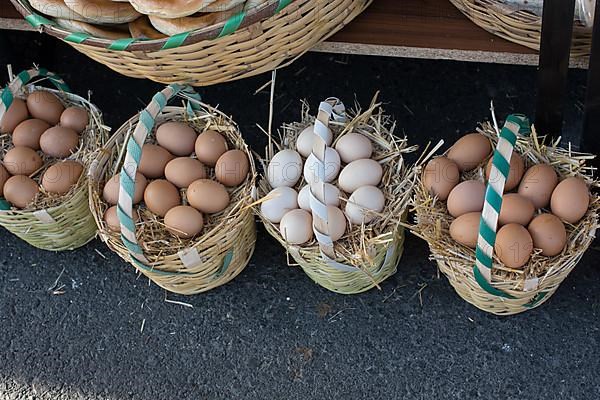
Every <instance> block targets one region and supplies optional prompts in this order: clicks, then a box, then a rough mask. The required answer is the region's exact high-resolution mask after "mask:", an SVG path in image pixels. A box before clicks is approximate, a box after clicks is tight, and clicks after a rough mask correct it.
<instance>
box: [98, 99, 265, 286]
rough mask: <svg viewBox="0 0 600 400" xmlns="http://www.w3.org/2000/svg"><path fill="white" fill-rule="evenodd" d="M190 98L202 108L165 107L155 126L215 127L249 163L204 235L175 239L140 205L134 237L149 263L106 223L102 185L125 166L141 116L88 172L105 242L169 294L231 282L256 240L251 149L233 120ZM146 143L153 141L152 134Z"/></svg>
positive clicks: (121, 131) (118, 133)
mask: <svg viewBox="0 0 600 400" xmlns="http://www.w3.org/2000/svg"><path fill="white" fill-rule="evenodd" d="M186 100H187V101H188V104H190V103H192V102H196V103H195V104H196V105H198V106H201V108H200V109H199V110H195V111H192V110H191V108H189V107H172V106H166V107H164V108H163V109H162V111H161V112H160V113H159V114H158V116H157V118H156V120H155V126H159V125H160V124H161V123H163V122H167V121H187V122H188V123H190V124H191V125H192V126H194V128H195V129H196V130H197V131H199V132H201V131H203V130H204V129H214V130H217V131H219V132H221V133H222V134H223V135H224V136H225V137H226V139H227V141H228V143H229V145H230V149H232V148H237V149H240V150H243V151H245V152H246V154H247V156H248V158H249V160H250V166H251V172H250V174H249V177H248V178H247V180H246V182H244V183H242V184H241V185H240V186H239V187H237V188H234V190H232V191H230V198H231V203H230V205H229V206H228V207H227V208H226V209H225V210H223V211H222V212H220V213H218V214H212V215H205V225H204V228H203V231H202V233H201V235H200V236H197V237H195V238H192V239H189V240H182V239H177V238H176V237H175V236H174V235H172V234H170V233H168V232H167V231H166V229H165V227H164V225H163V222H162V219H159V218H157V217H156V216H154V215H153V214H152V213H150V212H149V211H148V210H145V209H140V208H138V212H139V217H140V219H139V220H138V221H137V222H136V223H135V230H136V232H135V236H136V238H135V239H136V241H137V243H138V244H139V247H140V249H141V250H142V251H143V256H144V257H145V259H146V260H147V263H146V264H145V263H142V262H140V261H139V260H138V259H136V258H135V256H134V255H132V252H131V248H128V246H126V245H125V244H124V242H123V238H122V237H121V236H120V235H119V234H118V233H115V232H114V231H111V230H110V229H109V228H108V227H107V225H106V223H105V222H104V218H103V216H104V212H105V211H106V209H107V208H108V205H107V204H106V203H105V202H104V201H103V200H102V187H103V185H104V183H105V182H106V181H107V180H108V179H109V178H110V177H112V176H114V175H115V174H116V173H117V172H119V171H120V170H121V167H122V164H123V162H124V159H125V156H126V153H127V143H128V141H129V140H130V136H131V135H132V134H133V132H134V130H135V129H136V127H137V125H138V123H139V118H140V116H139V114H138V115H136V116H134V117H132V118H131V119H130V120H129V121H127V122H126V123H125V124H123V125H122V126H121V127H120V128H119V129H118V130H117V131H116V132H115V134H114V135H113V137H112V138H111V139H110V141H109V142H108V143H107V145H106V146H105V147H104V148H103V149H101V150H100V151H99V152H98V153H97V155H96V157H95V160H94V162H93V165H92V168H91V171H90V185H89V190H90V208H91V209H92V212H93V214H94V217H95V220H96V224H97V225H98V228H99V232H100V237H101V238H102V240H103V241H104V242H105V243H106V244H107V245H108V246H109V247H110V248H111V249H112V250H113V251H114V252H116V253H117V254H118V255H119V256H120V257H121V258H123V259H124V260H125V261H127V262H129V263H131V264H132V265H133V266H134V267H135V268H136V269H137V270H138V271H140V272H141V273H142V274H144V275H146V276H147V277H148V278H150V279H151V280H152V281H153V282H155V283H156V284H157V285H159V286H161V287H162V288H164V289H166V290H169V291H171V292H175V293H180V294H185V295H192V294H197V293H201V292H205V291H207V290H210V289H213V288H215V287H217V286H220V285H223V284H225V283H227V282H229V281H230V280H232V279H233V278H235V277H236V276H237V275H238V274H239V273H240V272H241V271H242V270H243V269H244V268H245V267H246V265H247V264H248V261H249V260H250V257H251V256H252V253H253V251H254V244H255V241H256V227H255V223H254V215H253V212H252V208H251V207H250V204H251V203H252V201H253V199H252V188H253V187H254V185H255V183H254V182H255V175H256V172H255V167H254V163H253V158H252V156H251V154H250V151H249V150H248V147H247V146H246V144H245V143H244V141H243V139H242V137H241V134H240V132H239V130H238V127H237V125H236V124H235V123H234V122H233V121H232V120H231V118H229V117H227V116H226V115H225V114H223V113H221V112H220V111H218V110H216V109H214V108H212V107H210V106H208V105H206V104H203V103H199V102H197V101H196V100H194V99H190V98H187V99H186ZM190 112H192V113H193V116H190V114H189V113H190ZM147 141H148V142H151V141H153V139H152V138H150V137H149V138H148V139H147ZM122 221H123V220H122ZM130 247H131V246H130ZM188 260H189V261H188Z"/></svg>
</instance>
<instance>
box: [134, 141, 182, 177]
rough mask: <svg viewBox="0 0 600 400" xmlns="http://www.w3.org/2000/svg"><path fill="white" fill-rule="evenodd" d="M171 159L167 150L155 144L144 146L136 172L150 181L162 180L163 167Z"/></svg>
mask: <svg viewBox="0 0 600 400" xmlns="http://www.w3.org/2000/svg"><path fill="white" fill-rule="evenodd" d="M173 158H174V157H173V154H171V153H169V151H168V150H167V149H165V148H163V147H160V146H157V145H155V144H145V145H144V146H143V147H142V158H141V159H140V165H138V171H140V172H141V173H142V174H144V176H145V177H147V178H150V179H156V178H162V177H163V176H165V167H166V166H167V164H168V163H169V161H171V160H172V159H173Z"/></svg>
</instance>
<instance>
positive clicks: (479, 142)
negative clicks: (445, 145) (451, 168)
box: [447, 133, 492, 172]
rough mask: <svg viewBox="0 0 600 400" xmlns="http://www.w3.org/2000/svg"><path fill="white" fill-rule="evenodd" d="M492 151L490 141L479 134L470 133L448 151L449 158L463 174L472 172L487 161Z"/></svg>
mask: <svg viewBox="0 0 600 400" xmlns="http://www.w3.org/2000/svg"><path fill="white" fill-rule="evenodd" d="M491 151H492V146H491V145H490V141H489V140H488V138H486V137H485V136H483V135H481V134H479V133H470V134H468V135H465V136H463V137H461V138H460V139H458V140H457V141H456V143H454V145H453V146H452V147H451V148H450V150H448V155H447V157H448V158H449V159H450V160H452V161H454V162H455V163H456V165H457V166H458V169H459V170H460V171H461V172H464V171H471V170H472V169H475V168H476V167H477V166H478V165H479V164H481V163H482V162H483V160H485V159H486V157H487V156H488V155H489V154H490V152H491Z"/></svg>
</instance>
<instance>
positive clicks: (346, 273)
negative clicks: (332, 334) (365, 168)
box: [256, 96, 416, 294]
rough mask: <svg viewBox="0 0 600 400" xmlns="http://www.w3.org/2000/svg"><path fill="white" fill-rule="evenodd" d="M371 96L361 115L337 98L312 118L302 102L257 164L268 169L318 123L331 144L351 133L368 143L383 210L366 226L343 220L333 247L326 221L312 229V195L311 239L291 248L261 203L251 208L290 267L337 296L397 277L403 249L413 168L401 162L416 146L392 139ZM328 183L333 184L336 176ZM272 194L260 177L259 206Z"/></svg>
mask: <svg viewBox="0 0 600 400" xmlns="http://www.w3.org/2000/svg"><path fill="white" fill-rule="evenodd" d="M376 97H377V96H375V98H374V99H373V101H372V103H371V104H370V106H369V107H368V109H366V110H364V111H361V110H360V109H358V107H357V111H356V112H355V113H352V115H350V116H348V117H347V116H346V115H345V108H344V107H343V104H341V102H339V100H337V99H328V100H327V101H325V102H323V103H321V106H320V112H319V117H318V118H315V117H313V116H311V114H310V112H309V111H310V110H309V107H308V106H307V105H306V103H304V104H303V108H302V115H301V120H300V121H299V122H294V123H289V124H285V125H283V127H282V128H281V130H280V131H279V138H278V139H275V138H273V137H272V136H271V135H269V147H268V148H267V150H266V157H265V158H264V159H262V160H261V163H262V165H263V168H264V171H267V165H268V164H269V162H270V161H271V159H272V158H273V156H274V154H275V153H276V152H277V151H280V150H283V149H296V140H297V139H298V137H299V135H300V133H301V132H302V131H303V130H304V129H305V128H307V127H308V126H310V125H313V124H315V123H316V124H317V125H318V124H319V121H320V122H321V123H323V124H324V126H327V125H328V127H329V128H330V129H331V131H332V133H333V137H334V142H333V143H332V146H333V145H335V143H336V142H337V140H339V139H340V138H342V137H343V136H344V135H346V134H348V133H351V132H354V133H359V134H362V135H364V136H366V137H367V138H368V139H369V140H370V141H371V142H372V145H373V154H372V156H371V157H372V159H374V160H375V161H376V162H378V163H379V164H380V165H381V167H382V169H383V178H382V180H381V183H380V184H379V185H378V187H379V188H380V189H381V190H382V192H383V194H384V197H385V206H384V209H383V211H382V212H381V213H378V214H377V215H376V216H375V218H374V219H373V220H372V221H371V222H370V223H367V224H364V223H363V224H350V223H349V221H346V220H345V221H344V222H345V223H346V231H345V234H344V235H343V236H342V237H341V238H340V239H339V240H337V241H335V242H333V243H332V242H331V238H329V240H328V239H327V238H328V237H329V236H328V235H327V234H325V235H323V233H324V229H329V228H327V227H326V226H325V227H324V226H323V225H327V224H328V222H327V221H326V223H325V224H323V223H321V226H320V227H318V226H317V223H318V221H319V218H321V217H319V212H318V206H317V207H315V205H314V201H315V200H314V196H312V195H311V200H310V202H311V209H312V210H311V211H312V216H313V231H314V235H315V236H314V238H313V239H311V241H309V242H307V243H305V244H302V245H295V244H291V243H289V242H288V241H286V239H285V238H284V237H283V236H282V234H281V232H280V229H279V225H278V224H275V223H273V222H271V221H269V220H268V219H267V218H266V217H265V216H264V215H263V214H262V213H261V208H260V204H259V205H258V207H256V210H257V214H258V215H259V216H260V218H261V219H262V221H263V223H264V224H265V227H266V229H267V231H268V232H269V233H270V234H271V235H272V236H273V237H274V238H275V239H277V241H279V243H280V244H281V245H282V246H283V247H284V248H285V249H286V252H287V253H288V255H291V256H292V258H293V260H294V261H295V264H296V265H299V266H300V267H301V268H302V269H303V270H304V272H305V273H306V274H307V275H308V276H309V277H310V278H311V279H312V280H313V281H315V282H316V283H318V284H319V285H321V286H323V287H325V288H327V289H329V290H331V291H333V292H337V293H342V294H356V293H361V292H364V291H367V290H369V289H372V288H374V287H378V288H379V284H380V283H381V282H383V281H384V280H385V279H387V278H388V277H390V276H391V275H393V274H394V273H396V269H397V265H398V262H399V260H400V257H401V255H402V251H403V243H404V227H403V221H405V219H406V215H407V208H408V205H409V202H410V198H411V196H412V190H413V187H414V185H415V180H416V175H415V173H414V171H413V169H412V168H409V167H408V166H407V165H406V162H405V160H404V157H405V155H406V154H407V153H410V152H413V151H414V150H415V149H416V147H413V146H409V145H408V142H407V139H406V138H399V137H396V136H395V135H394V133H395V129H396V124H395V122H394V121H393V120H392V119H391V118H390V117H389V116H387V115H385V113H384V111H383V110H382V109H381V107H380V104H379V103H377V99H376ZM323 109H329V111H330V113H329V118H328V117H325V118H321V115H322V114H321V112H322V111H323ZM314 129H315V132H317V131H318V128H317V127H315V128H314ZM315 137H318V136H317V135H315ZM315 142H317V139H315ZM322 143H323V144H324V143H325V142H322ZM316 146H318V145H316ZM314 154H316V153H315V147H313V155H314ZM331 183H332V184H334V185H336V184H337V178H336V180H335V181H333V182H331ZM305 184H306V182H305V179H304V178H300V180H299V181H298V183H297V184H296V185H295V186H294V187H293V188H294V189H295V190H296V191H297V192H299V191H300V189H301V188H302V187H303V186H304V185H305ZM271 190H272V187H271V185H270V184H269V182H268V179H266V178H265V177H263V178H262V179H261V180H260V182H259V186H258V195H259V198H261V200H259V203H261V202H263V201H265V200H266V199H267V198H268V196H267V194H268V193H269V192H270V191H271ZM311 190H312V188H311ZM340 193H341V195H340V207H341V208H344V206H345V205H346V203H347V202H348V196H347V195H345V194H344V193H343V192H340ZM266 196H267V197H266ZM288 263H289V264H290V265H291V263H290V262H288Z"/></svg>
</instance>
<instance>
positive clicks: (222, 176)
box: [215, 150, 250, 187]
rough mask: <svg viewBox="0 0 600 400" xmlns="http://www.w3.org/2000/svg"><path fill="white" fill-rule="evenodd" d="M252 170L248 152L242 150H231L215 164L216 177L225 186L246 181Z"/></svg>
mask: <svg viewBox="0 0 600 400" xmlns="http://www.w3.org/2000/svg"><path fill="white" fill-rule="evenodd" d="M249 171H250V163H249V162H248V157H247V156H246V153H244V152H243V151H241V150H229V151H228V152H226V153H224V154H223V155H222V156H221V157H219V159H218V160H217V163H216V164H215V177H216V178H217V180H218V181H219V182H221V183H222V184H223V185H225V186H229V187H232V186H237V185H239V184H240V183H242V182H244V181H245V180H246V178H247V177H248V172H249Z"/></svg>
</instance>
